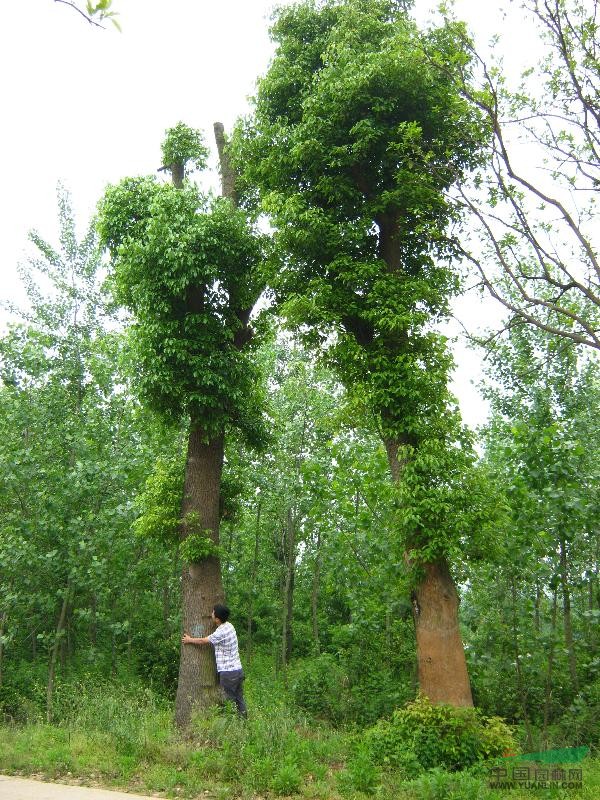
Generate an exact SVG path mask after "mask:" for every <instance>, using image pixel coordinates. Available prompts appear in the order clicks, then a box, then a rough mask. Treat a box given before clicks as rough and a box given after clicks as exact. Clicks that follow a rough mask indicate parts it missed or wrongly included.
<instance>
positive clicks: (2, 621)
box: [0, 611, 6, 687]
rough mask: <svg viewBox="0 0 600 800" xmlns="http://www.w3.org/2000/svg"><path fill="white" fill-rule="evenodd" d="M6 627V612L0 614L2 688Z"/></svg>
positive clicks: (0, 672) (0, 671)
mask: <svg viewBox="0 0 600 800" xmlns="http://www.w3.org/2000/svg"><path fill="white" fill-rule="evenodd" d="M5 625H6V612H5V611H4V612H2V614H0V687H1V686H2V670H3V667H4V626H5Z"/></svg>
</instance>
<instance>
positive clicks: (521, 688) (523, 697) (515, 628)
mask: <svg viewBox="0 0 600 800" xmlns="http://www.w3.org/2000/svg"><path fill="white" fill-rule="evenodd" d="M510 593H511V598H512V634H513V650H514V654H515V670H516V674H517V692H518V694H519V699H520V701H521V713H522V714H523V721H524V722H525V731H526V734H527V747H528V749H529V750H532V749H533V731H532V730H531V722H530V720H529V710H528V706H529V702H528V697H527V690H526V688H525V681H524V679H523V667H522V665H521V648H520V647H519V623H518V614H517V599H518V598H517V585H516V582H515V576H514V575H511V578H510Z"/></svg>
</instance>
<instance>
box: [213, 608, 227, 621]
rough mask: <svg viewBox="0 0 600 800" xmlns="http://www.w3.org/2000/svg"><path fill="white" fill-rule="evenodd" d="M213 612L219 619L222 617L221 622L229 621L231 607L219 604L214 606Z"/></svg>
mask: <svg viewBox="0 0 600 800" xmlns="http://www.w3.org/2000/svg"><path fill="white" fill-rule="evenodd" d="M213 614H214V615H215V617H216V618H217V619H220V620H221V622H227V620H228V619H229V609H228V608H227V606H222V605H219V604H217V605H216V606H213Z"/></svg>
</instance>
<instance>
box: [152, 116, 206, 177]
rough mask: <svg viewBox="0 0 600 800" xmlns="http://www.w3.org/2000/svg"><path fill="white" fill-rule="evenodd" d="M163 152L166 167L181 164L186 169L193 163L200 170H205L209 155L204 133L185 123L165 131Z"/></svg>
mask: <svg viewBox="0 0 600 800" xmlns="http://www.w3.org/2000/svg"><path fill="white" fill-rule="evenodd" d="M161 150H162V160H163V164H164V165H166V166H171V164H180V165H181V166H183V167H185V166H186V165H187V164H190V163H191V164H192V165H193V167H194V168H195V169H199V170H201V169H204V167H205V166H206V161H207V159H208V155H209V150H208V148H207V147H206V145H205V144H204V141H203V136H202V133H201V132H200V131H199V130H196V129H194V128H190V127H189V126H188V125H186V124H185V123H183V122H178V123H177V125H175V127H174V128H168V129H167V130H166V131H165V138H164V140H163V143H162V145H161Z"/></svg>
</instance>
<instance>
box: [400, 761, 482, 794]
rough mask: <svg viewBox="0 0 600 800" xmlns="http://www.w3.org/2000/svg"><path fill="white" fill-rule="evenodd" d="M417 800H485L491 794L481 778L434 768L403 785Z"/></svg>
mask: <svg viewBox="0 0 600 800" xmlns="http://www.w3.org/2000/svg"><path fill="white" fill-rule="evenodd" d="M405 786H406V788H407V789H409V791H410V790H412V791H414V793H415V797H418V798H419V800H487V798H490V797H491V796H492V795H491V792H490V790H489V789H488V787H487V786H486V785H485V783H484V782H483V781H482V780H481V778H479V777H476V776H474V775H469V773H465V772H462V773H461V772H445V771H444V770H442V769H439V768H436V769H432V770H430V771H429V772H427V773H426V774H425V775H421V776H420V777H418V778H417V779H416V780H414V781H410V783H407V784H405Z"/></svg>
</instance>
